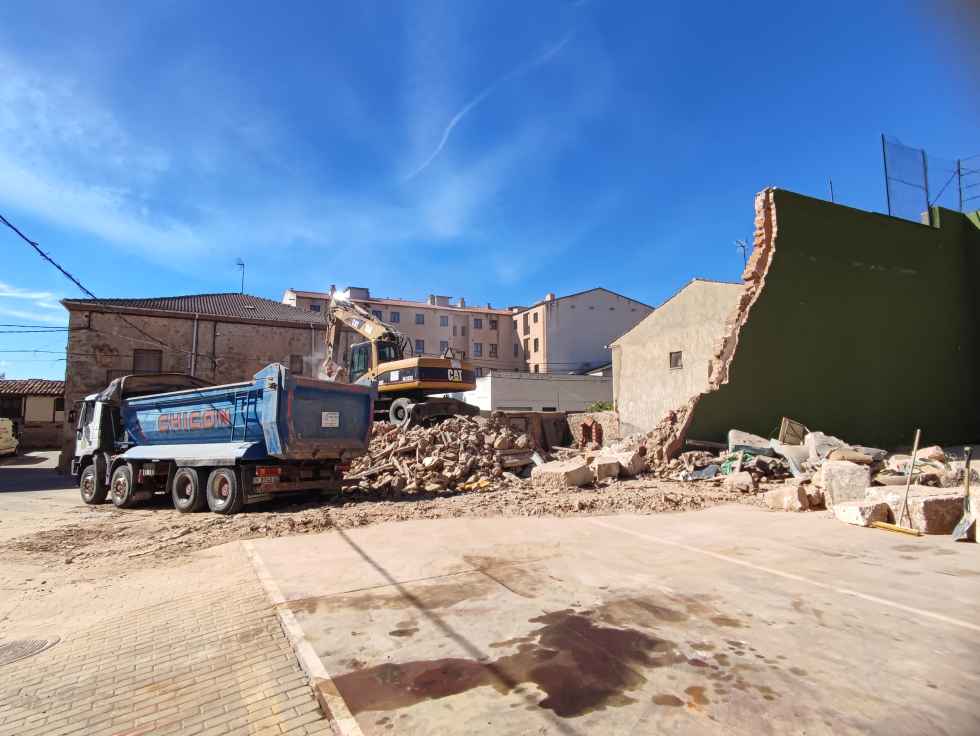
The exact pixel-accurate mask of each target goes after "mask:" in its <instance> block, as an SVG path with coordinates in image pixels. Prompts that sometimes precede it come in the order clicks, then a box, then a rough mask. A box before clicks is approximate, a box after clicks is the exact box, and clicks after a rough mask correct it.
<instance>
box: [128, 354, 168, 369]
mask: <svg viewBox="0 0 980 736" xmlns="http://www.w3.org/2000/svg"><path fill="white" fill-rule="evenodd" d="M162 370H163V351H162V350H142V349H140V348H137V349H136V350H134V351H133V373H160V372H161V371H162Z"/></svg>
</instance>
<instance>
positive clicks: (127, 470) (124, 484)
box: [109, 463, 136, 509]
mask: <svg viewBox="0 0 980 736" xmlns="http://www.w3.org/2000/svg"><path fill="white" fill-rule="evenodd" d="M109 490H110V491H111V493H112V503H113V504H114V505H115V506H116V507H117V508H120V509H129V508H132V507H133V506H135V505H136V493H135V491H134V489H133V467H132V466H131V465H129V464H128V463H127V464H125V465H120V466H119V467H118V468H116V469H115V470H113V471H112V478H111V479H110V480H109Z"/></svg>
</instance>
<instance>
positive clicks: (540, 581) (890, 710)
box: [250, 506, 980, 734]
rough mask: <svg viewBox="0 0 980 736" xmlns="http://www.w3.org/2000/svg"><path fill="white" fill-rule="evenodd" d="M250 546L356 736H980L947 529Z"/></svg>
mask: <svg viewBox="0 0 980 736" xmlns="http://www.w3.org/2000/svg"><path fill="white" fill-rule="evenodd" d="M250 544H251V545H252V548H253V550H254V552H255V555H256V557H257V558H258V559H259V560H260V562H259V566H260V567H261V568H262V569H263V571H264V572H263V574H264V575H265V576H266V578H267V584H268V585H269V586H271V588H272V589H273V590H275V591H276V593H275V595H276V596H277V597H279V598H278V599H279V600H281V601H282V602H281V603H280V606H279V607H280V610H281V612H282V613H283V614H284V615H286V616H287V617H288V618H289V619H290V620H291V621H293V622H295V626H296V629H297V631H296V632H294V635H295V636H296V637H297V639H298V640H299V641H300V642H301V644H302V645H303V646H304V647H306V649H307V650H308V652H310V653H311V656H312V657H315V659H316V666H317V667H318V668H319V669H318V670H317V671H318V672H319V673H321V674H320V677H321V678H323V679H322V680H321V681H320V686H321V690H322V691H323V692H324V693H325V695H326V696H325V698H324V699H325V700H326V701H327V702H331V700H330V699H331V697H332V698H333V701H332V702H334V703H335V704H342V707H341V708H340V710H341V711H343V712H342V713H341V715H342V716H344V718H343V720H342V721H341V723H340V724H339V726H340V731H341V732H342V733H344V734H358V733H363V734H386V733H389V732H391V733H399V734H401V733H407V734H413V733H417V734H422V733H425V734H429V733H436V732H438V733H493V734H523V733H531V732H534V733H560V734H587V733H634V732H635V733H644V732H655V731H662V732H665V733H698V734H702V733H709V734H711V733H719V734H722V733H724V734H731V733H736V734H781V733H788V732H792V733H807V734H845V733H882V734H884V733H887V734H905V733H908V734H912V733H922V732H926V731H930V732H946V733H976V732H980V710H978V709H977V707H976V698H975V694H974V693H975V684H976V682H977V681H978V678H980V657H977V656H976V655H977V653H978V652H980V622H978V621H977V618H976V601H977V600H980V556H978V555H977V554H976V548H975V547H974V546H973V545H956V544H954V543H953V542H951V541H949V540H948V538H947V539H940V538H919V539H915V538H905V537H899V536H898V535H893V534H889V533H887V532H882V531H878V530H872V529H858V528H855V527H850V526H845V525H841V524H838V523H836V522H835V521H833V519H832V518H830V516H829V515H828V514H825V513H820V514H772V513H767V512H766V511H763V510H759V509H754V508H750V507H742V506H729V507H720V508H714V509H709V510H707V511H704V512H700V513H692V514H676V515H666V514H665V515H659V516H642V517H640V516H618V517H592V518H583V517H579V518H568V519H550V518H548V519H525V518H521V519H513V518H511V519H458V520H439V521H411V522H402V523H394V524H386V525H380V526H374V527H368V528H364V529H357V530H338V531H337V532H333V533H328V534H322V535H316V536H301V537H290V538H280V539H265V540H255V541H253V542H251V543H250ZM937 590H942V596H941V597H937V595H936V591H937Z"/></svg>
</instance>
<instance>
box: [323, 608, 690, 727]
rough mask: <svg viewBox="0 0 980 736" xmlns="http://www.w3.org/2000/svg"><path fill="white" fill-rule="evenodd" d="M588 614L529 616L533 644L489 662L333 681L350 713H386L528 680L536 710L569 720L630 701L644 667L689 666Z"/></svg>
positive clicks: (393, 667)
mask: <svg viewBox="0 0 980 736" xmlns="http://www.w3.org/2000/svg"><path fill="white" fill-rule="evenodd" d="M589 614H590V612H582V613H580V612H576V611H574V610H571V609H566V610H562V611H554V612H551V613H546V614H544V615H542V616H538V617H535V618H533V619H531V620H530V621H531V623H535V624H539V625H540V626H539V628H537V629H535V630H534V631H532V632H531V633H530V634H529V638H532V639H533V640H534V643H529V642H525V643H522V644H520V645H519V647H518V650H517V652H516V653H514V654H508V655H505V656H502V657H499V658H497V659H494V660H491V661H488V662H477V661H474V660H471V659H462V658H457V659H435V660H420V661H412V662H403V663H400V664H394V663H386V664H381V665H378V666H375V667H370V668H367V669H361V670H356V671H352V672H348V673H346V674H343V675H340V676H339V677H337V678H335V679H334V683H335V685H336V686H337V688H338V689H339V690H340V692H341V694H342V695H343V697H344V699H345V701H346V702H347V705H348V707H349V708H350V709H351V712H352V713H355V714H356V713H361V712H364V711H389V710H395V709H398V708H404V707H407V706H411V705H414V704H416V703H420V702H424V701H426V700H434V699H439V698H444V697H448V696H450V695H456V694H459V693H462V692H465V691H467V690H472V689H474V688H477V687H493V688H494V689H496V690H497V691H498V692H499V693H501V694H506V693H509V692H511V691H513V690H515V689H516V688H517V687H518V686H519V685H520V684H522V683H531V684H533V685H536V686H537V688H538V689H540V690H541V691H543V692H544V693H545V697H544V699H542V700H541V701H540V702H539V703H538V704H537V705H538V707H540V708H545V709H547V710H551V711H553V712H554V713H555V714H556V715H559V716H562V717H565V718H571V717H575V716H580V715H583V714H585V713H589V712H592V711H595V710H601V709H603V708H605V707H607V706H612V707H616V706H621V705H627V704H629V703H632V702H635V701H634V700H633V699H632V698H629V697H628V696H627V695H626V693H628V692H630V691H633V690H636V689H638V688H639V687H640V686H642V685H643V684H644V683H645V682H646V681H647V679H646V677H645V676H644V675H643V674H641V671H640V670H642V669H643V668H655V667H667V666H670V665H675V664H679V663H682V662H686V661H687V657H685V656H684V655H683V654H682V653H681V652H680V651H678V649H677V647H676V645H675V644H674V642H672V641H669V640H667V639H663V638H660V637H656V636H652V635H650V634H647V633H644V632H641V631H637V630H633V629H623V628H610V627H606V626H601V625H598V624H597V623H596V622H595V621H593V620H592V618H590V615H589Z"/></svg>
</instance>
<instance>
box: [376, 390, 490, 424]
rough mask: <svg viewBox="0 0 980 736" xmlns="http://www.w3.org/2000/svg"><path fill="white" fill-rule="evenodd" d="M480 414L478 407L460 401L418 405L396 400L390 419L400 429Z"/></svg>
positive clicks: (427, 402)
mask: <svg viewBox="0 0 980 736" xmlns="http://www.w3.org/2000/svg"><path fill="white" fill-rule="evenodd" d="M479 413H480V408H479V407H478V406H473V404H467V403H466V402H465V401H459V400H458V399H437V398H433V399H425V400H423V401H419V402H417V403H415V402H412V401H410V400H408V399H404V398H402V399H396V400H395V401H394V402H393V403H392V405H391V409H390V410H389V419H390V420H391V422H392V423H393V424H397V425H398V427H399V429H402V430H406V429H409V428H411V427H414V426H417V425H429V424H435V423H437V422H441V421H442V420H444V419H448V418H449V417H454V416H457V415H460V414H461V415H463V416H469V417H474V416H476V415H478V414H479Z"/></svg>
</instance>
